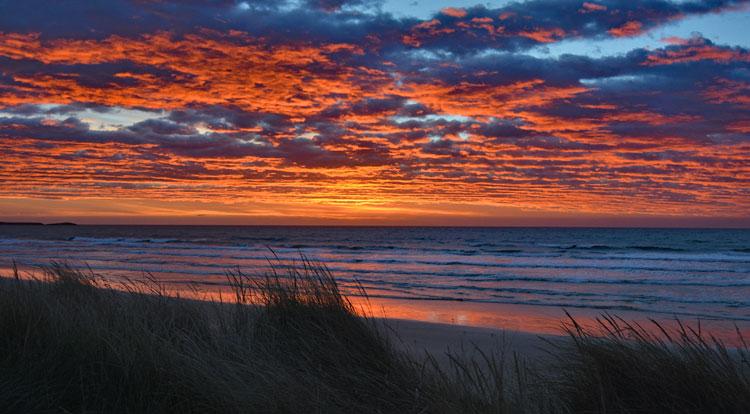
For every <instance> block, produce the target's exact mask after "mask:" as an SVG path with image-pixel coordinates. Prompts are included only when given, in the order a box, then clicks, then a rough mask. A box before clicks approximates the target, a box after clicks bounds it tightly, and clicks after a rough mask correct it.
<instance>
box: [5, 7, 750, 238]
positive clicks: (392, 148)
mask: <svg viewBox="0 0 750 414" xmlns="http://www.w3.org/2000/svg"><path fill="white" fill-rule="evenodd" d="M400 3H402V2H393V1H372V0H300V1H279V2H276V1H274V2H269V1H260V0H249V1H230V0H217V1H211V0H192V1H189V2H173V1H167V0H162V1H159V0H149V1H143V0H113V1H106V2H105V1H86V0H74V1H67V2H39V1H25V2H5V1H3V2H2V4H3V13H2V15H0V156H1V157H2V160H3V162H2V163H1V164H0V221H37V220H38V221H67V220H70V221H76V222H80V223H121V224H304V225H309V224H357V225H359V224H365V225H367V224H387V225H405V224H411V225H573V226H579V225H597V226H606V225H613V226H659V225H664V226H697V227H700V226H722V227H724V226H736V227H750V38H747V39H744V40H742V39H741V38H738V37H737V35H736V33H737V31H738V30H741V29H745V30H746V28H747V27H748V26H747V25H748V23H750V9H749V8H748V5H749V4H750V2H749V1H743V0H735V1H732V0H714V1H708V2H702V1H679V2H678V1H665V0H642V1H625V0H609V1H586V2H584V1H568V0H565V1H553V0H533V1H527V2H507V1H497V2H485V3H481V4H474V3H475V2H467V1H454V2H444V1H436V2H432V3H431V2H427V1H420V2H414V3H412V4H411V5H409V6H406V5H400ZM430 4H432V5H430ZM722 21H725V22H726V24H722ZM740 37H741V36H740Z"/></svg>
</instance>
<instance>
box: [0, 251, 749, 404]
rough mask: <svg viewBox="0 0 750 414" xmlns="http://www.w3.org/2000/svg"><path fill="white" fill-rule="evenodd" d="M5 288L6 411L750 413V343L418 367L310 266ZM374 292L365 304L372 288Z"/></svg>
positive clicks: (584, 337) (606, 326)
mask: <svg viewBox="0 0 750 414" xmlns="http://www.w3.org/2000/svg"><path fill="white" fill-rule="evenodd" d="M13 272H14V273H13V277H12V278H6V279H4V280H3V281H2V282H0V411H1V412H8V413H13V412H18V413H34V412H55V413H58V412H59V413H193V412H195V413H240V412H241V413H247V412H253V413H254V412H259V413H337V412H341V413H350V412H361V413H552V412H561V413H568V412H571V413H578V412H601V413H625V412H628V413H635V412H681V413H689V412H735V413H740V412H750V411H748V410H747V408H748V401H750V397H749V395H750V386H749V385H748V378H749V377H748V370H747V368H748V365H747V364H748V360H747V353H746V351H747V348H746V347H745V350H740V351H733V350H728V349H726V348H725V347H724V346H723V344H721V343H720V342H718V341H716V340H712V339H707V337H706V336H705V335H703V334H702V333H701V332H700V331H699V330H692V329H690V328H688V327H683V328H682V330H681V331H680V332H681V333H680V334H679V335H677V336H676V337H675V336H674V334H673V333H670V332H668V331H667V330H666V329H665V330H663V332H661V333H660V334H659V335H657V334H652V333H650V331H647V330H645V329H642V328H640V327H639V326H638V325H635V324H631V323H627V322H625V321H621V320H619V319H616V318H611V317H606V318H604V319H602V320H601V321H600V328H602V329H603V332H599V331H597V330H595V329H594V330H591V329H584V328H583V327H581V326H580V325H578V324H577V323H576V322H575V321H574V320H572V319H571V321H572V322H571V323H570V324H568V325H567V326H566V329H567V332H568V333H569V334H570V337H571V340H569V341H568V342H566V343H565V344H563V345H559V344H557V345H555V349H553V350H552V352H553V355H555V358H556V359H555V361H556V362H555V364H556V365H555V367H554V369H553V370H551V371H544V370H541V371H540V370H538V369H534V367H533V366H532V367H530V366H529V363H528V362H526V361H523V360H521V359H520V358H518V357H517V356H515V355H513V354H509V353H507V352H505V351H504V349H503V348H501V347H499V348H498V349H496V350H486V349H481V348H478V347H469V349H468V350H467V351H466V352H463V353H451V354H449V355H448V356H447V361H445V362H444V361H442V360H441V361H438V358H436V357H435V356H432V355H425V356H424V357H420V356H415V354H414V353H408V352H404V350H403V347H401V346H399V344H397V343H394V342H393V340H392V339H391V338H392V336H391V335H389V334H388V333H387V332H386V330H384V329H383V326H382V324H381V323H380V322H377V321H376V320H374V319H373V318H370V317H368V316H367V314H366V312H364V315H363V310H362V309H356V308H355V306H354V305H353V304H352V303H351V302H350V301H349V300H348V299H347V298H346V296H345V295H343V294H342V293H341V291H340V290H339V286H338V284H337V283H336V280H335V278H334V277H333V275H332V274H331V272H330V271H328V269H327V268H326V267H325V266H323V265H321V264H319V263H316V262H313V261H310V260H307V259H305V258H302V260H301V261H299V262H297V263H281V262H276V263H274V266H273V268H272V270H270V271H269V272H267V273H265V274H261V275H247V274H245V273H243V272H242V271H241V270H239V269H237V270H233V271H230V272H228V273H227V280H228V282H229V284H230V285H231V287H232V292H233V295H234V297H233V298H232V300H231V301H230V302H227V303H222V302H204V301H195V300H187V299H180V298H175V297H170V296H169V292H168V291H167V289H165V288H164V287H163V286H162V285H160V284H159V283H158V282H157V281H156V280H155V279H153V278H148V277H147V278H145V279H144V280H142V281H132V282H127V283H125V284H124V285H122V284H120V285H118V286H117V289H114V288H113V287H114V285H110V284H109V283H108V282H107V279H105V278H102V277H100V276H98V275H96V274H94V272H92V271H91V270H90V269H85V270H81V269H78V268H74V267H71V266H69V265H66V264H64V263H53V264H51V265H50V266H48V267H47V268H45V269H43V274H42V275H41V276H39V277H35V278H32V279H31V280H28V278H25V277H22V276H23V275H19V271H18V269H16V268H15V267H14V270H13ZM361 293H363V294H364V293H365V292H364V291H362V292H361Z"/></svg>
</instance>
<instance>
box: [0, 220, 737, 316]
mask: <svg viewBox="0 0 750 414" xmlns="http://www.w3.org/2000/svg"><path fill="white" fill-rule="evenodd" d="M271 251H273V253H271ZM273 254H275V255H277V256H279V258H281V259H283V260H287V259H288V260H293V259H299V257H300V256H301V255H304V256H307V257H309V258H312V259H317V260H320V261H322V262H324V263H325V264H326V265H327V266H328V267H329V268H330V270H331V271H332V272H333V273H334V275H335V276H336V277H337V278H338V280H339V281H340V282H341V284H342V286H343V287H344V289H345V290H346V291H347V292H350V293H355V290H354V286H355V283H357V282H358V283H361V284H362V286H364V287H365V289H366V291H367V293H368V295H369V296H370V298H371V300H375V301H378V300H382V301H381V302H378V303H385V305H383V306H384V307H385V309H384V310H385V313H386V314H388V306H389V305H388V304H389V303H391V304H392V303H398V304H400V305H399V306H401V310H400V311H398V310H396V311H394V312H395V313H396V314H397V316H405V317H414V318H415V319H427V320H429V319H431V318H432V319H435V318H436V316H435V315H442V314H445V313H446V312H447V313H449V314H450V313H451V312H452V313H454V314H453V316H452V317H451V318H452V319H450V318H449V319H446V320H441V319H440V317H437V318H438V321H442V322H446V321H448V322H456V323H466V324H475V325H484V326H493V325H502V323H500V322H492V321H493V320H494V321H498V320H503V321H508V320H513V315H512V313H513V309H522V312H520V313H523V314H524V315H534V314H538V315H560V314H561V312H562V310H564V309H565V310H571V311H574V312H575V311H577V310H580V311H582V312H583V313H584V314H587V315H592V314H597V313H601V312H610V313H615V314H620V313H625V314H627V315H636V316H638V317H639V318H642V319H646V318H657V319H670V318H675V317H676V318H680V319H688V320H705V321H711V320H722V321H725V322H726V323H729V324H731V325H732V326H734V325H736V326H738V327H740V328H741V329H743V330H746V329H748V328H750V230H719V229H619V228H606V229H605V228H448V227H445V228H438V227H265V226H247V227H243V226H239V227H237V226H235V227H230V226H0V267H1V268H4V269H8V268H10V266H11V262H12V261H14V260H15V261H16V262H17V263H19V264H20V265H21V267H23V268H31V267H38V266H43V265H46V264H49V263H50V262H51V261H67V262H70V263H72V264H78V265H86V266H89V267H91V269H92V270H94V271H95V272H98V273H102V274H106V275H111V276H112V277H120V276H127V277H131V278H137V277H140V276H142V275H143V274H144V273H146V272H147V273H151V274H153V275H154V276H155V277H157V278H158V279H159V280H162V281H164V282H165V283H168V284H169V285H171V286H181V285H184V286H186V287H187V286H198V287H201V288H202V289H206V290H212V289H219V290H220V289H222V288H226V278H225V271H226V270H227V269H234V268H237V267H238V266H239V267H240V268H241V269H243V271H245V272H246V273H253V272H255V271H262V270H263V269H266V268H267V265H268V259H269V258H271V257H272V256H273ZM494 305H498V306H494ZM406 308H409V309H412V310H414V309H421V311H420V312H416V311H414V312H411V315H412V316H410V314H403V309H406ZM467 309H468V310H476V309H481V310H482V312H484V316H483V317H482V318H475V319H476V321H474V322H472V319H471V318H468V319H467V318H466V317H465V316H464V317H463V319H462V317H460V315H458V313H460V312H462V311H464V310H467ZM440 312H442V313H440ZM493 312H497V313H500V312H502V313H503V315H502V317H500V316H497V317H494V319H493V315H494V314H493ZM420 315H421V316H420ZM430 315H432V316H430ZM550 323H551V322H550ZM500 327H502V326H500Z"/></svg>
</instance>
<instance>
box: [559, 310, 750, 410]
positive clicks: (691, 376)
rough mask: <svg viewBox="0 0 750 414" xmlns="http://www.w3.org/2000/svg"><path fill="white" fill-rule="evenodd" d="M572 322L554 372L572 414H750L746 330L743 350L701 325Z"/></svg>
mask: <svg viewBox="0 0 750 414" xmlns="http://www.w3.org/2000/svg"><path fill="white" fill-rule="evenodd" d="M568 316H569V322H567V323H565V324H564V325H563V330H564V331H565V332H566V333H567V334H568V335H569V337H570V338H571V342H569V343H568V344H567V346H563V347H561V348H560V347H558V348H557V351H558V352H557V353H556V354H555V355H554V356H555V360H556V362H557V363H556V366H555V369H554V370H552V372H553V373H554V374H555V375H556V377H555V378H554V381H553V382H552V384H554V386H555V387H556V394H557V396H558V398H559V399H560V403H561V405H562V406H564V407H565V408H566V409H567V410H568V411H570V412H576V413H675V414H676V413H750V359H749V357H750V352H748V346H747V343H746V342H745V340H744V338H743V335H742V332H741V331H740V330H739V329H738V330H737V338H738V341H739V342H740V343H741V344H742V346H741V347H739V348H736V349H727V347H726V346H725V345H724V344H723V343H722V342H721V341H720V340H718V339H716V338H714V337H713V336H711V335H710V334H706V333H704V332H702V331H701V329H700V325H699V324H698V325H697V326H687V325H685V324H683V323H682V322H680V321H677V326H676V327H675V328H671V329H668V328H666V327H665V326H664V325H663V324H661V323H659V322H657V321H654V320H652V321H651V326H650V327H648V328H647V327H645V326H642V325H640V324H638V323H635V322H628V321H626V320H623V319H621V318H619V317H617V316H612V315H608V314H605V315H603V316H602V317H600V318H598V319H597V320H596V324H595V326H593V327H589V328H584V327H582V326H581V325H580V324H579V323H578V322H577V321H576V320H575V319H573V318H572V317H570V315H568ZM649 328H650V329H649Z"/></svg>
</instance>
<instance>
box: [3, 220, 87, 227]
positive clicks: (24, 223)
mask: <svg viewBox="0 0 750 414" xmlns="http://www.w3.org/2000/svg"><path fill="white" fill-rule="evenodd" d="M0 226H77V224H75V223H71V222H68V221H66V222H62V223H49V224H44V223H38V222H33V221H0Z"/></svg>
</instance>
